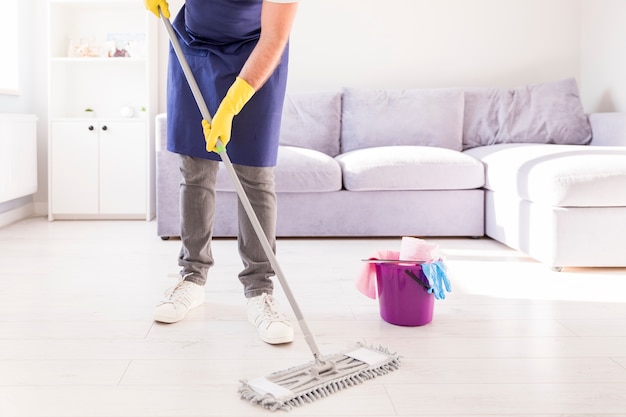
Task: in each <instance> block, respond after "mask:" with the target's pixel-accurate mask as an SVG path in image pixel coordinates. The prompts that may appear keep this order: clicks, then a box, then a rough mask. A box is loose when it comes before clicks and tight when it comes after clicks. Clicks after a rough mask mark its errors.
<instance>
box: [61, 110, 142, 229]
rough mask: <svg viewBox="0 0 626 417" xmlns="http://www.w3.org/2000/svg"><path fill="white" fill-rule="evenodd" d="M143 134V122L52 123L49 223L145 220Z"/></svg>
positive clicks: (80, 121) (81, 121) (83, 121)
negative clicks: (88, 220)
mask: <svg viewBox="0 0 626 417" xmlns="http://www.w3.org/2000/svg"><path fill="white" fill-rule="evenodd" d="M145 130H146V125H145V123H143V121H140V120H127V121H122V120H104V119H102V120H91V121H90V120H76V121H53V122H51V132H50V161H51V165H50V172H49V175H50V190H51V191H52V193H51V195H50V216H51V219H54V218H58V219H62V218H144V217H145V216H146V212H147V211H148V209H147V207H146V205H147V204H148V200H147V198H146V197H147V189H146V186H145V184H146V183H147V178H146V175H147V172H148V170H147V169H146V167H147V165H148V158H147V155H146V152H145V140H144V138H145V135H146V132H145Z"/></svg>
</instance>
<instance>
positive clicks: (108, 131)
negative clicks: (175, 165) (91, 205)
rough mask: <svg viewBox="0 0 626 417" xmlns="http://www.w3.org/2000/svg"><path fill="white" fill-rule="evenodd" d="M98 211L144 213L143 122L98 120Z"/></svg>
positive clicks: (144, 160)
mask: <svg viewBox="0 0 626 417" xmlns="http://www.w3.org/2000/svg"><path fill="white" fill-rule="evenodd" d="M99 133H100V213H101V214H127V215H137V216H138V217H139V216H145V213H146V204H147V162H148V149H147V146H146V135H147V134H146V123H145V121H143V120H129V121H106V120H101V121H100V131H99Z"/></svg>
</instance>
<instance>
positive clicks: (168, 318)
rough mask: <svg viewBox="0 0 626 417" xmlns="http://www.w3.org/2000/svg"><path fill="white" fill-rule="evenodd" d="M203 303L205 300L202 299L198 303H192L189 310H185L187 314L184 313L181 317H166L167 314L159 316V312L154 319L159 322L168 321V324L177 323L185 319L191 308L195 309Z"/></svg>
mask: <svg viewBox="0 0 626 417" xmlns="http://www.w3.org/2000/svg"><path fill="white" fill-rule="evenodd" d="M202 304H204V300H202V301H200V302H199V303H198V304H195V305H194V304H192V305H191V306H190V307H189V308H188V309H187V311H186V312H185V314H183V315H182V316H181V317H179V318H175V317H166V316H159V315H157V314H155V315H154V321H157V322H159V323H166V324H172V323H177V322H179V321H181V320H182V319H184V318H185V317H186V316H187V313H189V312H190V311H191V310H193V309H194V308H196V307H200V306H201V305H202Z"/></svg>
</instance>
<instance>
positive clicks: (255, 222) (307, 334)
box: [159, 9, 322, 362]
mask: <svg viewBox="0 0 626 417" xmlns="http://www.w3.org/2000/svg"><path fill="white" fill-rule="evenodd" d="M159 13H160V14H161V20H163V23H164V24H165V29H166V30H167V33H168V35H169V38H170V41H171V42H172V46H173V47H174V51H175V52H176V56H177V57H178V61H179V63H180V65H181V67H182V69H183V73H184V74H185V78H186V79H187V83H188V84H189V87H190V88H191V92H192V93H193V97H194V99H195V100H196V103H197V104H198V107H199V109H200V113H201V114H202V117H203V118H204V119H206V120H207V121H208V122H209V123H210V122H211V114H210V113H209V109H208V107H207V105H206V103H205V101H204V98H203V97H202V93H201V92H200V88H199V87H198V83H197V82H196V79H195V77H194V75H193V72H192V71H191V68H190V67H189V64H188V63H187V59H186V58H185V55H184V53H183V51H182V48H181V47H180V43H179V42H178V37H177V36H176V33H175V32H174V28H173V27H172V24H171V23H170V20H169V19H168V18H166V17H165V16H163V13H162V12H161V10H160V9H159ZM218 140H219V139H218ZM218 145H219V146H217V149H221V151H220V152H219V155H220V157H221V158H222V162H224V165H225V166H226V170H227V171H228V173H229V174H230V177H231V179H232V181H233V184H234V186H235V189H236V190H237V195H238V196H239V201H241V204H242V205H243V208H244V209H245V211H246V214H247V215H248V219H249V220H250V223H251V224H252V227H253V228H254V231H255V232H256V235H257V237H258V238H259V241H260V242H261V246H262V247H263V251H264V252H265V255H266V256H267V259H268V260H269V261H270V264H271V265H272V268H273V269H274V272H275V274H276V276H277V277H278V280H279V281H280V285H281V287H282V288H283V291H284V292H285V295H286V296H287V299H288V300H289V304H290V305H291V309H292V310H293V312H294V314H295V316H296V318H297V319H298V324H299V326H300V329H301V330H302V333H304V338H305V340H306V342H307V344H308V345H309V348H310V349H311V352H312V353H313V356H314V357H315V359H316V360H317V361H318V362H320V361H322V356H321V353H320V350H319V348H318V346H317V342H316V341H315V337H314V336H313V334H312V333H311V331H310V330H309V326H308V324H307V323H306V321H305V320H304V316H303V315H302V311H301V310H300V306H298V303H297V302H296V299H295V297H294V295H293V293H292V292H291V288H289V283H288V282H287V279H286V278H285V276H284V274H283V271H282V269H281V267H280V265H279V263H278V259H276V255H275V254H274V251H273V250H272V247H271V245H270V243H269V241H268V240H267V236H265V232H264V231H263V227H262V226H261V223H260V222H259V219H258V217H257V216H256V213H255V212H254V209H253V208H252V204H250V200H249V199H248V196H247V195H246V192H245V191H244V189H243V186H242V185H241V181H239V177H238V176H237V173H236V172H235V168H233V164H232V163H231V162H230V158H229V157H228V154H227V153H226V147H225V146H222V144H221V141H219V142H218Z"/></svg>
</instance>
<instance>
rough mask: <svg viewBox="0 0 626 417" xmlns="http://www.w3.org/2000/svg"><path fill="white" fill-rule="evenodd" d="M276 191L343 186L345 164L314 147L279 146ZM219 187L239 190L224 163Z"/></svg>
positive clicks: (299, 191) (336, 188)
mask: <svg viewBox="0 0 626 417" xmlns="http://www.w3.org/2000/svg"><path fill="white" fill-rule="evenodd" d="M274 176H275V178H276V192H285V193H307V192H329V191H338V190H340V189H341V168H340V167H339V164H338V163H337V162H336V161H335V160H334V159H333V158H332V157H330V156H328V155H326V154H324V153H322V152H318V151H314V150H312V149H306V148H298V147H294V146H279V148H278V162H277V164H276V168H275V169H274ZM217 190H218V191H231V192H234V191H235V187H234V186H233V182H232V179H231V178H230V176H229V175H228V172H227V171H226V168H225V167H224V164H220V170H219V171H218V173H217Z"/></svg>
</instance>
